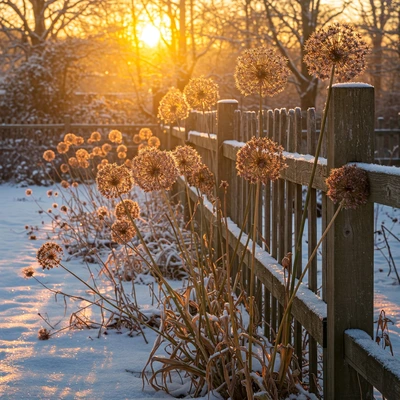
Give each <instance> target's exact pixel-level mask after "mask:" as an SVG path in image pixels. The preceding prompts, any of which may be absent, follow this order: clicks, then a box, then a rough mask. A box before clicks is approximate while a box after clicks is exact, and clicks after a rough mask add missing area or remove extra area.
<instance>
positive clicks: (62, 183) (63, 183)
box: [60, 180, 69, 189]
mask: <svg viewBox="0 0 400 400" xmlns="http://www.w3.org/2000/svg"><path fill="white" fill-rule="evenodd" d="M60 185H61V187H63V188H64V189H68V188H69V183H68V182H67V181H65V180H62V181H61V183H60Z"/></svg>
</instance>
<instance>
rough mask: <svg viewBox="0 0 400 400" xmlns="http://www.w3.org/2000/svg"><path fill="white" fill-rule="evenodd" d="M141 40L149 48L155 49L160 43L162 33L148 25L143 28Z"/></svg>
mask: <svg viewBox="0 0 400 400" xmlns="http://www.w3.org/2000/svg"><path fill="white" fill-rule="evenodd" d="M140 40H141V41H142V42H144V43H145V44H147V46H149V47H154V46H156V45H157V44H158V42H159V41H160V31H159V30H158V29H157V28H156V27H155V26H154V25H152V24H147V25H145V26H144V27H143V30H142V33H141V34H140Z"/></svg>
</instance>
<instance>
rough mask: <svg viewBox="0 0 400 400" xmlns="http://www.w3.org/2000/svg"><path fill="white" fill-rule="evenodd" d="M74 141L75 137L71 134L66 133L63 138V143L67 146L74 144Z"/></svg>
mask: <svg viewBox="0 0 400 400" xmlns="http://www.w3.org/2000/svg"><path fill="white" fill-rule="evenodd" d="M75 139H76V136H75V135H74V134H73V133H67V134H66V135H65V136H64V142H65V143H68V144H69V145H71V144H75Z"/></svg>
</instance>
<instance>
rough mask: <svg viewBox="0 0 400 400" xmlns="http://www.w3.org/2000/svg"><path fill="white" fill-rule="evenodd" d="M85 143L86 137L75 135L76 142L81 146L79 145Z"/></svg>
mask: <svg viewBox="0 0 400 400" xmlns="http://www.w3.org/2000/svg"><path fill="white" fill-rule="evenodd" d="M83 143H85V139H84V138H83V137H82V136H75V142H74V144H76V145H78V146H79V145H81V144H83Z"/></svg>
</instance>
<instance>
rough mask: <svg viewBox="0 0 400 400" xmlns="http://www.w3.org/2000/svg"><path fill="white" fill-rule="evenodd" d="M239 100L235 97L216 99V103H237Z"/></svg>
mask: <svg viewBox="0 0 400 400" xmlns="http://www.w3.org/2000/svg"><path fill="white" fill-rule="evenodd" d="M238 103H239V102H238V101H237V100H235V99H224V100H218V104H238Z"/></svg>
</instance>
